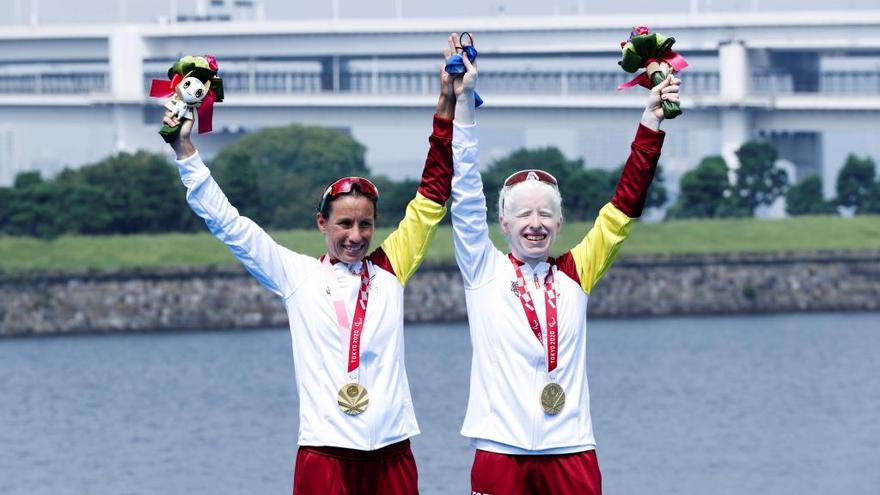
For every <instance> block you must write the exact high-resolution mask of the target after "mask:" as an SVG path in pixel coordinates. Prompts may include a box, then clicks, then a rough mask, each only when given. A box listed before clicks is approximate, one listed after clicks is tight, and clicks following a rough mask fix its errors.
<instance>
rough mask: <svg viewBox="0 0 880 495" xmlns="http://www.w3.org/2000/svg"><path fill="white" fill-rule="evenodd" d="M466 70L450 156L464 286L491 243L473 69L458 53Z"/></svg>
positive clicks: (483, 266)
mask: <svg viewBox="0 0 880 495" xmlns="http://www.w3.org/2000/svg"><path fill="white" fill-rule="evenodd" d="M458 43H459V40H458V36H457V35H456V34H455V33H453V35H452V36H450V38H449V45H450V48H448V49H447V50H446V55H447V56H449V55H450V54H451V53H455V52H454V50H455V47H456V46H458ZM462 61H463V62H464V64H465V68H466V69H467V72H465V74H464V75H462V76H461V77H460V78H458V79H457V80H456V82H455V91H456V103H455V123H454V128H453V135H452V159H453V164H454V169H455V172H454V174H453V176H452V239H453V243H454V245H455V260H456V262H457V263H458V267H459V269H460V270H461V275H462V278H463V279H464V285H465V287H472V286H474V285H479V280H480V278H481V275H482V274H483V273H491V272H488V271H487V269H488V267H489V264H490V263H491V260H492V253H493V252H494V251H495V246H494V245H493V244H492V240H491V239H490V238H489V224H488V222H487V219H486V214H487V211H488V210H487V208H486V196H485V194H484V193H483V180H482V178H481V177H480V171H479V168H478V164H479V143H478V139H477V127H476V110H475V104H474V94H475V90H476V85H477V76H478V73H477V68H476V65H475V64H472V63H471V62H470V60H468V58H467V56H465V55H464V54H462Z"/></svg>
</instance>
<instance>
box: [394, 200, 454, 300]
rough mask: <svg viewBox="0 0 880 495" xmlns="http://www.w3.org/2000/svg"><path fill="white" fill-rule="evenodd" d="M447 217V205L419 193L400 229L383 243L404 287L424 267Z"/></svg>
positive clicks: (401, 222) (409, 206)
mask: <svg viewBox="0 0 880 495" xmlns="http://www.w3.org/2000/svg"><path fill="white" fill-rule="evenodd" d="M444 215H446V207H445V206H444V205H441V204H439V203H437V202H435V201H432V200H430V199H428V198H426V197H424V196H422V195H421V193H416V197H415V198H414V199H413V200H412V201H410V202H409V204H408V205H407V207H406V215H405V216H404V217H403V220H401V221H400V223H399V224H398V225H397V229H395V230H394V232H392V233H391V234H390V235H389V236H388V238H386V239H385V240H384V241H383V242H382V245H381V248H382V250H383V251H385V255H386V256H387V257H388V261H389V262H390V263H391V267H392V268H393V269H394V274H395V275H396V276H397V279H398V280H400V284H401V285H404V286H405V285H406V283H407V282H408V281H409V279H410V277H412V275H413V274H414V273H415V272H416V270H417V269H418V268H419V265H421V264H422V261H423V260H424V259H425V253H427V251H428V245H429V244H430V242H431V239H433V237H434V234H435V233H436V232H437V225H438V224H439V223H440V221H441V220H443V216H444Z"/></svg>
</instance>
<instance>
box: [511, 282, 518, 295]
mask: <svg viewBox="0 0 880 495" xmlns="http://www.w3.org/2000/svg"><path fill="white" fill-rule="evenodd" d="M510 292H513V295H514V296H516V297H519V281H518V280H514V281H512V282H510Z"/></svg>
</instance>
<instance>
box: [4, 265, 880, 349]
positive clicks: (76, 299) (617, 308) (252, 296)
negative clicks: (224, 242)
mask: <svg viewBox="0 0 880 495" xmlns="http://www.w3.org/2000/svg"><path fill="white" fill-rule="evenodd" d="M878 310H880V251H868V252H818V253H780V254H712V255H668V256H656V255H652V256H623V257H621V259H619V260H618V261H617V262H616V263H615V265H614V266H613V267H612V269H611V270H610V271H609V272H608V274H607V275H606V277H605V279H604V280H602V282H601V283H600V284H599V286H598V287H597V288H596V290H595V291H594V292H593V294H592V296H591V299H590V309H589V311H590V316H591V317H633V316H645V317H647V316H673V315H707V314H754V313H782V312H805V311H878ZM466 316H467V315H466V313H465V306H464V289H463V287H462V283H461V277H460V276H459V274H458V269H457V268H456V267H455V266H452V265H442V266H431V265H428V266H423V267H422V268H421V269H420V270H419V272H418V273H417V274H416V275H415V276H414V277H413V279H412V280H411V281H410V285H409V287H408V288H407V291H406V320H407V321H409V322H425V323H427V322H457V321H465V319H466ZM286 326H287V318H286V316H285V314H284V309H283V307H282V305H281V303H280V302H279V301H278V298H277V297H276V296H274V295H273V294H271V293H270V292H269V291H267V290H265V289H263V288H262V287H260V286H259V285H258V284H257V283H256V282H255V281H254V280H253V279H252V278H251V277H250V275H248V274H247V273H246V272H245V271H244V270H243V269H241V268H239V267H224V268H173V269H138V270H119V271H113V272H57V273H33V274H26V275H9V274H7V275H3V274H0V336H16V335H33V334H38V335H44V334H71V333H92V332H128V331H152V330H192V329H206V328H212V329H214V328H216V329H223V328H265V327H286Z"/></svg>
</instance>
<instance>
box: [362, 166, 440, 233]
mask: <svg viewBox="0 0 880 495" xmlns="http://www.w3.org/2000/svg"><path fill="white" fill-rule="evenodd" d="M419 182H420V181H419V180H416V179H407V180H402V181H399V182H394V181H392V180H391V179H389V178H388V177H385V176H383V175H380V176H377V177H375V178H374V179H373V183H375V184H376V187H378V188H379V194H380V196H381V199H380V200H379V222H378V223H379V225H381V226H383V227H392V226H396V225H397V224H398V223H400V221H401V220H402V219H403V215H404V214H405V213H406V206H407V205H408V204H409V202H410V200H412V199H413V198H414V197H415V195H416V190H417V189H418V188H419ZM443 220H444V221H445V222H449V221H450V215H446V216H445V217H444V219H443Z"/></svg>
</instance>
